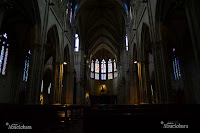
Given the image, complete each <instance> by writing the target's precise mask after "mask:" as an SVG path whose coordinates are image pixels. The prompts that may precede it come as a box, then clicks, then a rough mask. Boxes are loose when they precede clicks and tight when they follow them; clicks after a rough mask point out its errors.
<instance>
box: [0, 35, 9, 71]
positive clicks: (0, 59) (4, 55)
mask: <svg viewBox="0 0 200 133" xmlns="http://www.w3.org/2000/svg"><path fill="white" fill-rule="evenodd" d="M7 39H8V36H7V33H4V34H3V35H0V46H1V55H0V73H1V74H2V75H5V74H6V66H7V59H8V48H9V44H7Z"/></svg>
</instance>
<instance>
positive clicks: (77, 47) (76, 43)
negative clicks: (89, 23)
mask: <svg viewBox="0 0 200 133" xmlns="http://www.w3.org/2000/svg"><path fill="white" fill-rule="evenodd" d="M74 51H75V52H78V51H79V36H78V34H75V45H74Z"/></svg>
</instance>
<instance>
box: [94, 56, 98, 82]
mask: <svg viewBox="0 0 200 133" xmlns="http://www.w3.org/2000/svg"><path fill="white" fill-rule="evenodd" d="M95 79H96V80H99V60H98V59H96V61H95Z"/></svg>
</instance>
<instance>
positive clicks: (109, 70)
mask: <svg viewBox="0 0 200 133" xmlns="http://www.w3.org/2000/svg"><path fill="white" fill-rule="evenodd" d="M112 72H113V70H112V61H111V59H109V60H108V79H113V73H112Z"/></svg>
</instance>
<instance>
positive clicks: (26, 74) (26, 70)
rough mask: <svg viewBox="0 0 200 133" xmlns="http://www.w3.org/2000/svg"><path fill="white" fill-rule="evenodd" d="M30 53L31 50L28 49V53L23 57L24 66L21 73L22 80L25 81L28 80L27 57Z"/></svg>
mask: <svg viewBox="0 0 200 133" xmlns="http://www.w3.org/2000/svg"><path fill="white" fill-rule="evenodd" d="M30 55H31V51H30V50H29V51H28V54H27V55H26V58H25V66H24V74H23V81H25V82H26V81H27V80H28V70H29V60H30V59H29V58H30Z"/></svg>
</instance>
